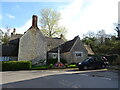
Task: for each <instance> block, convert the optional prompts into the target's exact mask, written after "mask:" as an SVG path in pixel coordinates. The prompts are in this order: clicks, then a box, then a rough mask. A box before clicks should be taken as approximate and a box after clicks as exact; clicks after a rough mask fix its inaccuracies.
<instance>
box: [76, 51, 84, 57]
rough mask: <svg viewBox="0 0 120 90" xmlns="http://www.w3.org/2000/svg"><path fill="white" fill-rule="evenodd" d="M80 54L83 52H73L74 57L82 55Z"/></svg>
mask: <svg viewBox="0 0 120 90" xmlns="http://www.w3.org/2000/svg"><path fill="white" fill-rule="evenodd" d="M82 54H83V53H82V52H75V56H76V57H82V56H83V55H82Z"/></svg>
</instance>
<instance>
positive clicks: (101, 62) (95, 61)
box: [77, 57, 108, 70]
mask: <svg viewBox="0 0 120 90" xmlns="http://www.w3.org/2000/svg"><path fill="white" fill-rule="evenodd" d="M107 64H108V63H107V61H105V59H103V58H102V57H99V58H96V57H90V58H88V59H86V60H84V61H82V62H80V63H78V64H77V66H78V68H79V69H80V70H81V69H84V70H87V69H97V68H106V65H107Z"/></svg>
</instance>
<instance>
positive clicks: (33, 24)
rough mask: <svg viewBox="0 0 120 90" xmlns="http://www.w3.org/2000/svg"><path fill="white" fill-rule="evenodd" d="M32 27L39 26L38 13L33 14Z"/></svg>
mask: <svg viewBox="0 0 120 90" xmlns="http://www.w3.org/2000/svg"><path fill="white" fill-rule="evenodd" d="M32 27H33V28H35V27H37V15H33V16H32Z"/></svg>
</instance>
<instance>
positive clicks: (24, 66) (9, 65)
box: [0, 61, 32, 71]
mask: <svg viewBox="0 0 120 90" xmlns="http://www.w3.org/2000/svg"><path fill="white" fill-rule="evenodd" d="M0 63H2V71H9V70H28V69H31V66H32V62H31V61H1V62H0Z"/></svg>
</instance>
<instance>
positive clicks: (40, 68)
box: [31, 65, 49, 70]
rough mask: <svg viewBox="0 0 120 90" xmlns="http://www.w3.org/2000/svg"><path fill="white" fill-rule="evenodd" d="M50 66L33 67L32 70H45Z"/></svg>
mask: <svg viewBox="0 0 120 90" xmlns="http://www.w3.org/2000/svg"><path fill="white" fill-rule="evenodd" d="M48 68H49V65H43V66H32V68H31V69H32V70H43V69H48Z"/></svg>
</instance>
